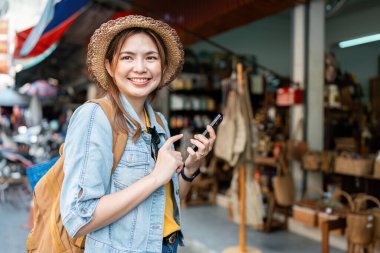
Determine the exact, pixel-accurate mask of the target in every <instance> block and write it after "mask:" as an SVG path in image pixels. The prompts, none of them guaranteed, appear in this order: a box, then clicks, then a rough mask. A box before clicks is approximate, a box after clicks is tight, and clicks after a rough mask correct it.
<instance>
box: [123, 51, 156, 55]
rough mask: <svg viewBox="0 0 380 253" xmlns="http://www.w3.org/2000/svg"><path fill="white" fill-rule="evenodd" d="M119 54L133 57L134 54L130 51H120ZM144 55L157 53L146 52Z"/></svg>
mask: <svg viewBox="0 0 380 253" xmlns="http://www.w3.org/2000/svg"><path fill="white" fill-rule="evenodd" d="M120 54H129V55H135V54H136V53H134V52H132V51H122V52H120ZM145 54H146V55H150V54H158V52H157V51H148V52H146V53H145Z"/></svg>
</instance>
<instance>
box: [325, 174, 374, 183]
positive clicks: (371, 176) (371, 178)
mask: <svg viewBox="0 0 380 253" xmlns="http://www.w3.org/2000/svg"><path fill="white" fill-rule="evenodd" d="M324 173H325V174H327V175H341V176H349V177H358V178H365V179H370V180H379V181H380V178H378V177H374V176H373V175H361V176H359V175H353V174H344V173H339V172H338V173H337V172H333V173H326V172H324Z"/></svg>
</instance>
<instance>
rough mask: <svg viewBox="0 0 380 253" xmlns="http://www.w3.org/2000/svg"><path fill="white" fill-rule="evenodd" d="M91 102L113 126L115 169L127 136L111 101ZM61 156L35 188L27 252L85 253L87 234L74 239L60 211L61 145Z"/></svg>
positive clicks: (113, 168) (97, 100)
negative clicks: (118, 127)
mask: <svg viewBox="0 0 380 253" xmlns="http://www.w3.org/2000/svg"><path fill="white" fill-rule="evenodd" d="M88 102H92V103H97V104H99V105H100V107H101V108H102V110H103V111H104V113H105V114H106V116H107V118H108V120H109V121H110V123H111V126H112V137H113V154H114V157H113V166H112V173H113V172H114V170H115V168H116V166H117V164H118V163H119V161H120V158H121V156H122V155H123V152H124V149H125V145H126V144H127V140H128V136H127V135H126V134H120V133H117V132H116V131H115V130H114V127H113V119H114V117H113V115H114V112H113V109H112V104H111V102H110V101H109V100H107V99H105V98H100V99H92V100H89V101H88ZM156 118H157V122H158V123H159V124H160V125H161V126H163V124H162V120H161V118H160V117H159V116H158V115H157V114H156ZM59 151H60V152H59V153H60V155H61V156H60V158H59V159H58V161H57V162H56V163H55V164H54V165H53V166H52V167H51V168H50V169H49V171H48V172H47V173H46V174H45V175H44V176H43V177H42V178H41V180H40V181H39V182H38V184H37V185H36V187H35V188H34V199H33V201H34V226H33V229H32V231H30V233H29V235H28V238H27V241H26V250H27V252H28V253H37V252H38V253H52V252H54V253H63V252H64V253H83V252H84V243H85V237H80V238H78V239H76V240H75V239H73V238H71V237H70V235H69V234H68V233H67V231H66V229H65V227H64V226H63V224H62V219H61V213H60V205H59V204H60V203H59V200H60V192H61V188H62V182H63V177H64V171H63V161H64V158H63V154H62V153H63V152H62V151H63V145H62V146H61V147H60V150H59Z"/></svg>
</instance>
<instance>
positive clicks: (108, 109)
mask: <svg viewBox="0 0 380 253" xmlns="http://www.w3.org/2000/svg"><path fill="white" fill-rule="evenodd" d="M88 102H90V103H96V104H98V105H100V107H101V108H102V110H103V111H104V113H105V114H106V116H107V118H108V121H109V122H110V124H111V128H112V138H113V165H112V172H111V173H113V172H114V171H115V169H116V167H117V165H118V164H119V161H120V159H121V156H122V155H123V153H124V150H125V146H126V144H127V141H128V135H127V134H125V133H120V132H116V130H115V127H114V124H113V123H114V119H115V110H114V109H113V107H112V103H111V101H110V100H108V99H106V98H98V99H90V100H88V101H87V103H88Z"/></svg>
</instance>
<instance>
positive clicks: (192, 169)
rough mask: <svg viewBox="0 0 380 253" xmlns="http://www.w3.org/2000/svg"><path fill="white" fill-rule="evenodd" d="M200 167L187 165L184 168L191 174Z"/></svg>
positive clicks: (187, 173)
mask: <svg viewBox="0 0 380 253" xmlns="http://www.w3.org/2000/svg"><path fill="white" fill-rule="evenodd" d="M198 168H199V167H187V166H185V167H184V168H183V169H184V171H185V173H186V176H191V175H193V174H194V173H195V172H196V171H197V169H198Z"/></svg>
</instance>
